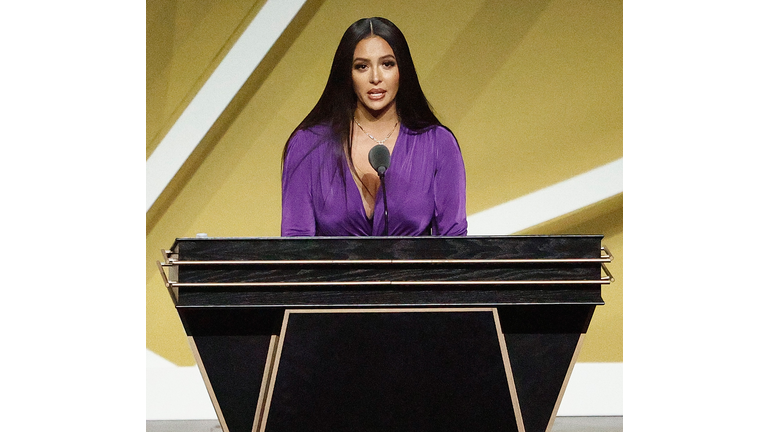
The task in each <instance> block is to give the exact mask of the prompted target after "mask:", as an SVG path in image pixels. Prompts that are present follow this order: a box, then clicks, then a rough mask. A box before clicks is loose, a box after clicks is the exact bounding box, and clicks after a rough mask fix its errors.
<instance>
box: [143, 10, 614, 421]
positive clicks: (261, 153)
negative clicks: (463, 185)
mask: <svg viewBox="0 0 768 432" xmlns="http://www.w3.org/2000/svg"><path fill="white" fill-rule="evenodd" d="M380 3H381V5H376V6H372V5H371V4H370V2H366V1H359V0H348V1H342V0H326V1H315V0H308V1H306V2H304V1H300V0H299V1H296V0H294V1H288V0H286V1H282V2H281V1H277V0H272V1H270V2H267V1H263V0H228V1H226V2H220V1H213V0H201V1H196V2H184V1H179V0H150V1H148V2H147V143H146V145H147V159H148V162H147V178H148V203H147V238H146V246H147V263H146V265H147V267H146V271H147V287H146V289H147V350H148V375H147V377H148V378H147V379H148V414H147V415H148V418H191V417H190V416H188V415H187V414H185V413H184V412H182V411H183V410H182V411H179V413H180V414H174V413H172V410H170V411H169V410H165V411H163V408H162V407H160V406H155V405H153V403H154V402H153V401H154V400H160V399H163V398H155V397H153V396H152V394H151V393H152V389H153V388H159V387H158V386H160V384H158V383H157V382H156V379H155V377H156V376H159V375H157V374H154V373H152V372H151V371H152V370H155V369H157V368H164V369H166V372H165V373H163V374H162V375H165V376H166V377H168V376H170V375H172V374H169V373H168V372H167V368H170V367H173V368H178V369H179V370H184V371H187V370H191V368H190V369H186V368H188V367H190V366H193V365H194V360H193V358H192V355H191V352H190V349H189V346H188V344H187V340H186V337H185V334H184V330H183V328H182V326H181V324H180V322H179V319H178V316H177V314H176V312H175V310H174V308H173V304H172V302H171V299H170V298H169V296H168V292H167V291H166V289H165V287H164V285H163V283H162V280H161V278H160V275H159V273H158V271H157V268H156V266H155V261H156V260H158V259H160V250H161V249H162V248H167V247H169V246H170V245H171V244H172V243H173V241H174V239H175V238H176V237H193V236H195V235H196V234H197V233H207V234H208V236H211V237H213V236H222V237H236V236H249V237H250V236H279V235H280V170H281V166H280V157H281V152H282V149H283V146H284V144H285V141H286V139H287V138H288V136H289V134H290V133H291V131H292V130H293V128H294V127H295V126H296V125H297V124H298V123H299V122H300V121H301V119H302V118H303V117H304V116H305V115H306V114H307V113H308V111H309V110H310V109H311V108H312V106H313V105H314V103H315V102H316V101H317V99H318V97H319V96H320V94H321V92H322V89H323V87H324V85H325V82H326V80H327V78H328V71H329V68H330V64H331V60H332V58H333V54H334V51H335V49H336V46H337V44H338V42H339V39H340V37H341V35H342V33H343V32H344V30H345V29H346V28H347V27H348V26H349V25H350V24H351V23H352V22H354V21H355V20H357V19H359V18H362V17H369V16H383V17H386V18H389V19H390V20H392V21H393V22H394V23H395V24H397V25H398V27H400V29H401V30H402V31H403V33H404V34H405V35H406V38H407V39H408V42H409V44H410V47H411V52H412V55H413V57H414V61H415V64H416V68H417V72H418V73H419V78H420V80H421V84H422V87H423V89H424V91H425V93H426V95H427V98H428V99H429V100H430V102H431V104H432V105H433V107H434V109H435V111H436V113H437V115H438V117H439V118H440V119H441V121H442V122H443V123H445V124H446V125H447V126H449V127H450V128H451V129H452V130H453V132H454V133H455V135H456V137H457V138H458V141H459V144H460V146H461V149H462V153H463V156H464V161H465V164H466V170H467V181H468V184H467V212H468V214H469V215H470V235H472V234H561V233H573V234H605V240H604V244H605V245H606V246H607V247H608V248H609V249H610V250H611V252H612V253H613V255H614V256H615V261H614V262H613V263H612V264H611V265H610V269H611V271H612V273H613V275H614V276H615V277H616V282H615V283H613V284H611V285H609V286H607V287H606V288H605V289H604V294H603V297H604V299H605V301H606V305H605V306H603V307H598V308H597V311H596V312H595V316H594V319H593V321H592V325H591V327H590V330H589V332H588V334H587V337H586V341H585V344H584V347H583V349H582V351H581V356H580V359H579V361H580V362H581V364H580V365H579V367H580V368H579V369H577V370H587V369H590V368H591V369H590V370H592V369H594V368H597V369H594V370H597V371H599V370H600V367H601V366H600V365H603V366H605V367H606V368H611V370H612V371H614V372H611V373H612V374H613V375H611V374H608V378H604V379H603V380H604V381H605V380H607V382H601V383H591V384H589V383H588V384H586V385H592V386H598V387H599V386H603V387H604V388H609V390H605V391H606V392H608V393H611V392H613V393H611V394H613V395H615V394H618V398H619V401H618V405H616V401H615V400H614V401H613V402H612V403H613V404H614V405H613V408H610V409H608V408H606V409H607V410H608V411H611V410H613V411H616V410H617V409H618V411H619V412H618V413H616V412H613V414H621V412H620V410H621V408H620V407H621V402H620V398H621V362H622V361H623V359H622V349H623V348H622V307H623V305H622V252H623V251H622V243H623V242H622V233H623V229H622V213H623V186H622V2H621V1H610V0H605V1H597V0H584V1H581V0H579V1H575V0H574V1H567V0H552V1H541V0H536V1H482V0H467V1H463V2H456V3H450V4H448V3H446V2H441V1H436V0H423V1H422V0H408V1H387V2H380ZM265 46H266V47H265ZM259 50H262V51H263V54H258V51H259ZM254 58H255V60H254ZM249 61H255V63H254V66H255V69H254V66H248V62H249ZM238 65H239V66H238ZM243 65H246V66H245V67H246V68H248V69H247V73H246V75H245V76H244V77H243V78H242V82H240V81H238V79H240V78H237V77H236V76H237V74H238V73H240V74H241V75H242V72H238V71H237V68H238V67H243ZM227 86H229V87H230V88H233V89H234V90H232V89H227ZM217 98H219V99H221V100H217ZM217 105H218V106H220V107H221V109H220V110H219V111H215V110H214V112H210V113H207V114H206V113H204V111H205V110H206V109H210V108H211V107H215V106H217ZM200 113H203V114H200ZM174 128H176V129H174ZM195 128H197V129H201V128H202V130H201V131H198V132H197V133H198V135H197V136H195V135H194V134H193V133H191V131H193V130H195ZM187 132H189V133H187ZM185 133H187V135H185ZM179 143H181V144H184V143H186V144H185V145H186V147H184V145H180V144H179ZM168 154H173V155H176V156H180V157H181V159H180V161H181V162H179V163H178V166H176V165H174V164H173V163H170V162H164V161H165V160H166V159H163V157H167V156H163V155H168ZM153 159H154V160H153ZM158 161H159V162H158ZM163 178H165V179H166V180H163ZM158 179H159V180H158ZM152 188H154V190H156V191H157V192H150V190H151V189H152ZM602 370H607V369H602ZM615 371H618V373H615ZM185 373H186V372H185ZM195 373H196V371H195ZM197 375H199V373H198V374H197ZM598 375H600V374H599V373H598ZM191 376H193V377H194V376H195V375H191ZM610 376H613V378H610ZM192 379H193V380H195V383H194V384H192V387H193V388H195V389H197V390H194V391H198V390H199V389H198V384H199V383H197V381H196V380H197V378H192ZM611 380H613V381H611ZM182 381H183V380H182ZM201 382H202V381H200V383H201ZM166 384H168V383H165V384H163V386H166ZM168 385H175V384H168ZM572 385H576V386H578V385H581V384H579V383H578V382H572ZM592 390H594V389H592ZM574 391H576V390H574ZM182 393H183V392H182ZM597 393H599V391H598V392H597ZM608 393H606V394H608ZM203 396H204V390H203ZM611 397H613V396H611ZM613 398H614V399H615V397H613ZM164 403H167V402H158V404H161V405H162V404H164ZM565 406H566V405H564V406H563V408H565ZM616 406H618V408H616ZM590 409H592V410H593V411H590ZM595 410H597V411H595ZM561 411H562V409H561ZM577 411H579V410H578V409H577ZM604 411H605V410H603V411H600V409H599V408H595V407H592V408H589V407H587V408H584V409H581V411H579V412H577V413H576V414H579V413H581V414H584V415H590V414H606V413H605V412H604ZM212 412H213V411H211V413H212ZM607 414H611V413H607ZM203 418H213V417H210V416H209V415H208V413H205V414H204V415H203Z"/></svg>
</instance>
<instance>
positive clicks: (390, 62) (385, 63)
mask: <svg viewBox="0 0 768 432" xmlns="http://www.w3.org/2000/svg"><path fill="white" fill-rule="evenodd" d="M384 66H386V67H390V68H391V67H395V62H393V61H388V62H384Z"/></svg>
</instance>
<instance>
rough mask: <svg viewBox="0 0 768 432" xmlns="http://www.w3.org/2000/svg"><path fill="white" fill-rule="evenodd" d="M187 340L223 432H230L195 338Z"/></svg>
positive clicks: (189, 337)
mask: <svg viewBox="0 0 768 432" xmlns="http://www.w3.org/2000/svg"><path fill="white" fill-rule="evenodd" d="M187 339H188V340H189V347H190V348H191V349H192V355H193V356H194V357H195V363H197V366H198V368H199V369H200V374H201V375H202V376H203V382H204V383H205V388H206V389H207V390H208V396H210V398H211V402H212V403H213V409H214V410H216V417H218V418H219V423H220V424H221V428H222V430H223V432H229V427H227V422H226V421H225V420H224V415H223V414H222V412H221V406H219V400H218V399H217V398H216V393H215V392H214V391H213V386H211V381H210V380H209V379H208V372H206V371H205V364H204V363H203V359H202V358H201V357H200V352H199V351H198V350H197V344H196V343H195V338H194V337H193V336H187Z"/></svg>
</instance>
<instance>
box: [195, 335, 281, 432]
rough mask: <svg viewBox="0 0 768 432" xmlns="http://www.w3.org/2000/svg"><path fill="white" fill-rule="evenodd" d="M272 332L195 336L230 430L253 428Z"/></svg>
mask: <svg viewBox="0 0 768 432" xmlns="http://www.w3.org/2000/svg"><path fill="white" fill-rule="evenodd" d="M270 338H271V336H269V335H267V336H199V337H196V338H193V339H194V345H195V346H196V348H197V351H198V354H199V356H200V360H201V361H202V363H203V364H204V365H205V370H204V372H205V376H206V378H207V379H208V381H209V382H210V386H211V390H212V392H213V394H214V395H215V402H216V404H217V405H218V406H217V407H216V408H217V410H218V411H220V412H221V415H222V416H223V418H225V419H226V424H227V428H228V430H229V432H241V431H242V432H250V431H251V430H253V423H254V416H255V414H256V409H257V407H258V400H259V390H260V387H261V381H262V378H263V376H264V367H265V364H266V359H267V358H268V355H269V342H270Z"/></svg>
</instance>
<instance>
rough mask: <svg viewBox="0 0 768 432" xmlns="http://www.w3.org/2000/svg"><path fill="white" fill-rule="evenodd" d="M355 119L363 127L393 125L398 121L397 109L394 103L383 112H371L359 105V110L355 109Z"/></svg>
mask: <svg viewBox="0 0 768 432" xmlns="http://www.w3.org/2000/svg"><path fill="white" fill-rule="evenodd" d="M355 119H357V121H358V122H360V123H361V124H362V125H363V126H365V125H366V124H368V125H373V124H374V123H379V124H381V125H392V124H394V123H395V122H396V121H398V118H397V108H396V107H395V104H394V103H392V104H391V105H389V106H388V107H386V108H384V109H383V110H381V111H370V110H369V109H368V108H366V107H365V106H364V105H362V104H360V103H358V104H357V108H355Z"/></svg>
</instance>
